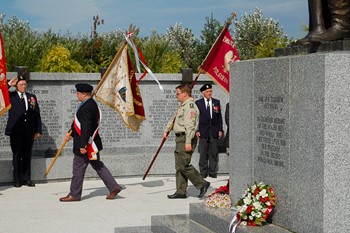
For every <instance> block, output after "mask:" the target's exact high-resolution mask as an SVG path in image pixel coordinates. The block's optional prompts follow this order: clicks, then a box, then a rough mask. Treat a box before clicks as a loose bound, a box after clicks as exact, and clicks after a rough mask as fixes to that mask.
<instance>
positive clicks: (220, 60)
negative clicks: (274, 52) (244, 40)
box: [199, 24, 240, 93]
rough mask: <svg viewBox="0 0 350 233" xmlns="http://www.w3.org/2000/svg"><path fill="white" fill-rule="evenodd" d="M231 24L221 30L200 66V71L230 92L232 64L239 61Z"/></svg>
mask: <svg viewBox="0 0 350 233" xmlns="http://www.w3.org/2000/svg"><path fill="white" fill-rule="evenodd" d="M228 27H229V24H227V25H226V26H225V28H224V29H223V30H222V31H221V33H220V35H219V37H218V38H217V39H216V41H215V43H214V44H213V46H212V47H211V49H210V51H209V53H208V55H207V57H206V58H205V59H204V61H203V62H202V64H201V65H200V66H199V72H200V73H204V74H206V75H207V76H208V77H210V78H211V79H213V81H214V82H215V83H216V84H218V85H219V86H220V87H222V88H223V89H224V90H225V91H226V92H227V93H230V66H229V64H230V63H231V62H232V61H239V60H240V58H239V55H238V52H237V48H236V46H235V43H234V42H233V39H232V37H231V35H230V32H229V29H228Z"/></svg>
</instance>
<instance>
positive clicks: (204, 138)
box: [196, 83, 223, 178]
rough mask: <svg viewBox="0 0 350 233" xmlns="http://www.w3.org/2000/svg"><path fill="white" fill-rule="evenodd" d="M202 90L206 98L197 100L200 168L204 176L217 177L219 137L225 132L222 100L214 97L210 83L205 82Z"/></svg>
mask: <svg viewBox="0 0 350 233" xmlns="http://www.w3.org/2000/svg"><path fill="white" fill-rule="evenodd" d="M200 91H201V92H202V94H203V96H204V98H202V99H199V100H197V101H196V105H197V107H198V109H199V129H198V132H197V133H196V135H197V137H198V138H199V153H200V158H199V170H200V173H201V175H202V176H203V177H204V178H206V177H207V176H208V175H209V176H210V177H212V178H216V177H217V171H218V162H219V157H218V139H219V138H221V136H222V133H223V130H222V115H221V106H220V100H218V99H214V98H212V95H213V90H212V85H211V84H210V83H208V84H204V85H203V86H202V87H201V88H200Z"/></svg>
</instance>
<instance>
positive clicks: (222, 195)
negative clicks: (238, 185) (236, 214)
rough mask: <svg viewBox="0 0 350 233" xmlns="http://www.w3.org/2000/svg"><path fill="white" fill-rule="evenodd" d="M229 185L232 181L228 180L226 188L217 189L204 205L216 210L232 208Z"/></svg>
mask: <svg viewBox="0 0 350 233" xmlns="http://www.w3.org/2000/svg"><path fill="white" fill-rule="evenodd" d="M229 183H230V181H229V180H228V181H227V184H226V185H225V186H220V187H219V188H217V189H215V192H213V193H212V194H210V195H209V196H208V197H207V199H206V200H205V202H204V205H205V206H206V207H214V208H231V198H230V189H229Z"/></svg>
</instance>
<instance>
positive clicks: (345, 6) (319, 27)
mask: <svg viewBox="0 0 350 233" xmlns="http://www.w3.org/2000/svg"><path fill="white" fill-rule="evenodd" d="M308 6H309V33H308V34H307V35H306V36H305V37H304V38H302V39H300V40H297V41H296V44H301V45H303V44H308V43H310V42H325V41H336V40H342V39H344V38H350V0H308Z"/></svg>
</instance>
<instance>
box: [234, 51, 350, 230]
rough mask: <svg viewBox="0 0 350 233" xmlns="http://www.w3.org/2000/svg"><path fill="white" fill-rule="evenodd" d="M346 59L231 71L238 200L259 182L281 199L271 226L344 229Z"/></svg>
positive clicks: (349, 173)
mask: <svg viewBox="0 0 350 233" xmlns="http://www.w3.org/2000/svg"><path fill="white" fill-rule="evenodd" d="M349 61H350V53H349V52H333V53H323V54H322V53H320V54H312V55H304V56H289V57H279V58H272V59H259V60H249V61H241V62H236V63H234V64H233V65H232V66H231V74H232V76H231V82H232V85H231V96H230V103H231V104H232V105H231V106H232V108H231V107H230V115H231V116H232V117H231V119H230V127H231V129H230V134H231V135H230V140H231V141H230V155H233V156H230V164H231V165H230V189H231V193H232V199H233V202H234V203H235V202H236V201H237V200H238V199H239V198H240V197H241V195H242V194H243V190H244V189H246V187H247V185H249V184H251V183H252V182H253V181H257V182H260V181H261V182H264V183H266V184H269V185H271V186H272V187H273V188H274V190H275V193H276V196H277V206H276V208H275V214H274V215H273V223H274V224H276V225H279V226H282V227H284V228H286V229H288V230H290V231H292V232H347V229H348V226H347V225H348V224H345V223H344V221H343V220H344V219H347V218H349V217H350V216H349V215H350V214H349V213H347V212H346V211H345V212H344V209H347V208H348V207H350V205H349V203H348V201H347V200H348V198H349V197H350V196H349V192H348V190H347V187H349V183H350V169H349V164H350V157H349V156H348V155H349V150H350V140H349V136H350V131H349V120H350V105H349V99H350V93H349V90H348V87H349V86H350V67H349V65H348V64H349ZM339 216H342V217H341V218H339Z"/></svg>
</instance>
